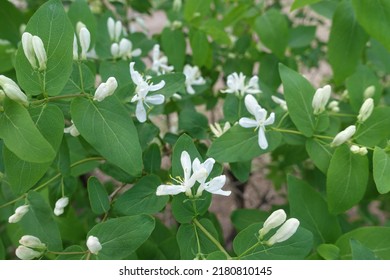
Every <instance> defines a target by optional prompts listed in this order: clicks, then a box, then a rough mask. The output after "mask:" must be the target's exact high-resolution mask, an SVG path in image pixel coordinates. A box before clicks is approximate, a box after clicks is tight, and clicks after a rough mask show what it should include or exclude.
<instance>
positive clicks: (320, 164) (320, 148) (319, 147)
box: [306, 138, 333, 174]
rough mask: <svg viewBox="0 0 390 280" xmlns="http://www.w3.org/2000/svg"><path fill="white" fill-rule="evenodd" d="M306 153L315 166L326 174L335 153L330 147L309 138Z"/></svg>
mask: <svg viewBox="0 0 390 280" xmlns="http://www.w3.org/2000/svg"><path fill="white" fill-rule="evenodd" d="M306 151H307V153H308V154H309V156H310V159H311V160H313V162H314V164H315V166H316V167H317V168H318V169H319V170H321V171H322V173H324V174H326V172H327V171H328V167H329V163H330V160H331V158H332V155H333V152H332V149H331V148H330V146H329V145H326V144H323V143H322V142H320V141H319V140H318V139H315V138H309V139H307V141H306Z"/></svg>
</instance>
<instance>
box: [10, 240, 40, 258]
mask: <svg viewBox="0 0 390 280" xmlns="http://www.w3.org/2000/svg"><path fill="white" fill-rule="evenodd" d="M19 244H20V246H19V247H18V248H17V249H16V251H15V254H16V256H17V257H18V258H19V259H21V260H32V259H35V258H39V257H40V256H42V255H43V253H44V251H45V250H46V244H44V243H42V242H41V240H40V239H39V238H37V237H35V236H32V235H24V236H22V238H21V239H20V240H19Z"/></svg>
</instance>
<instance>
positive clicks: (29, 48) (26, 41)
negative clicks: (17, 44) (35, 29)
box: [22, 32, 37, 69]
mask: <svg viewBox="0 0 390 280" xmlns="http://www.w3.org/2000/svg"><path fill="white" fill-rule="evenodd" d="M32 37H33V36H32V35H31V34H30V33H28V32H24V33H23V34H22V48H23V52H24V55H25V56H26V58H27V60H28V62H30V64H31V66H32V68H34V69H35V68H37V61H36V59H35V53H34V48H33V44H32Z"/></svg>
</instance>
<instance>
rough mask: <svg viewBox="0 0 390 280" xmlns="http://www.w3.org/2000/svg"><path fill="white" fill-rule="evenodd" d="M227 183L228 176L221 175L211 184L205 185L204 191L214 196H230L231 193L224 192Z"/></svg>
mask: <svg viewBox="0 0 390 280" xmlns="http://www.w3.org/2000/svg"><path fill="white" fill-rule="evenodd" d="M225 183H226V176H225V175H221V176H218V177H215V178H213V179H212V180H211V181H210V182H208V183H207V184H205V186H204V189H205V190H206V191H208V192H210V193H213V194H219V195H224V196H228V195H230V193H231V191H224V190H222V187H223V186H224V185H225Z"/></svg>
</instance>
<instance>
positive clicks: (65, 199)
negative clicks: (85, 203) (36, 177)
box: [54, 196, 69, 216]
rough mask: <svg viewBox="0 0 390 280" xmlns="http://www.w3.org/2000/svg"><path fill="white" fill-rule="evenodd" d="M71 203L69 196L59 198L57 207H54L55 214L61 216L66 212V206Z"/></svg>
mask: <svg viewBox="0 0 390 280" xmlns="http://www.w3.org/2000/svg"><path fill="white" fill-rule="evenodd" d="M68 204H69V198H68V197H66V196H65V197H61V198H60V199H59V200H57V202H56V205H55V208H54V215H56V216H60V215H62V214H63V213H64V208H65V207H66V206H68Z"/></svg>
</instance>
